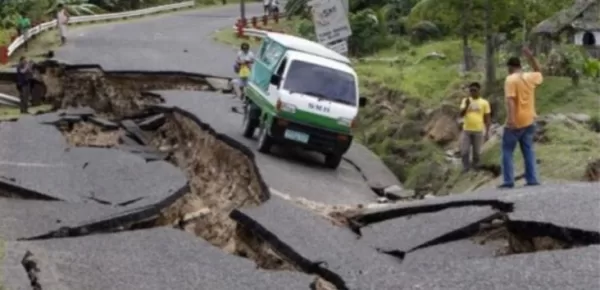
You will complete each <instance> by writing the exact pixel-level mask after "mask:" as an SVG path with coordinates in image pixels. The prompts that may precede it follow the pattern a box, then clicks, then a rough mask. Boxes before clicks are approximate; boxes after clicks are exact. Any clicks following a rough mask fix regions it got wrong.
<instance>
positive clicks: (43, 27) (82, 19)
mask: <svg viewBox="0 0 600 290" xmlns="http://www.w3.org/2000/svg"><path fill="white" fill-rule="evenodd" d="M195 4H196V3H195V1H186V2H180V3H174V4H169V5H161V6H155V7H150V8H145V9H139V10H133V11H126V12H119V13H106V14H97V15H87V16H74V17H71V18H70V19H69V24H75V23H87V22H96V21H106V20H112V19H122V18H129V17H137V16H143V15H150V14H154V13H159V12H163V11H169V10H176V9H183V8H189V7H193V6H194V5H195ZM55 27H56V20H52V21H49V22H45V23H42V24H40V25H37V26H35V27H32V28H31V29H29V31H28V33H27V39H25V37H23V36H19V37H17V38H16V39H15V40H14V41H13V42H12V43H11V44H10V45H9V46H8V56H11V55H12V54H13V53H14V52H15V51H16V50H17V49H18V48H19V47H21V45H23V44H24V43H25V42H26V41H28V40H29V39H30V38H31V37H33V36H35V35H37V34H40V33H42V32H44V31H47V30H50V29H53V28H55Z"/></svg>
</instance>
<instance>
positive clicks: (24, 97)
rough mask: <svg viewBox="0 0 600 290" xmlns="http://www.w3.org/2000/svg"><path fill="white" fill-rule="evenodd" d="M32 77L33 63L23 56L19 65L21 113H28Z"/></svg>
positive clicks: (18, 83)
mask: <svg viewBox="0 0 600 290" xmlns="http://www.w3.org/2000/svg"><path fill="white" fill-rule="evenodd" d="M32 78H33V76H32V65H31V63H30V62H28V61H27V59H26V58H25V57H24V56H22V57H21V58H20V59H19V64H18V65H17V90H19V98H20V99H21V105H20V107H21V114H27V113H28V111H27V109H28V108H29V96H30V95H31V81H32Z"/></svg>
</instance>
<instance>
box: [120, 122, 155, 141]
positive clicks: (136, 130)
mask: <svg viewBox="0 0 600 290" xmlns="http://www.w3.org/2000/svg"><path fill="white" fill-rule="evenodd" d="M121 126H123V129H125V130H126V131H127V132H129V133H130V134H131V135H132V136H133V137H134V138H135V139H136V140H137V141H138V142H140V144H142V145H148V144H150V137H149V136H148V135H147V134H146V132H144V131H143V130H142V129H141V128H140V127H139V126H138V125H137V124H136V123H135V122H133V121H132V120H123V121H121Z"/></svg>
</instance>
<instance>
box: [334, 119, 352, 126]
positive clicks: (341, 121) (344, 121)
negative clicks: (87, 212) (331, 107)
mask: <svg viewBox="0 0 600 290" xmlns="http://www.w3.org/2000/svg"><path fill="white" fill-rule="evenodd" d="M337 123H338V124H339V125H342V126H347V127H350V124H352V119H348V118H338V119H337Z"/></svg>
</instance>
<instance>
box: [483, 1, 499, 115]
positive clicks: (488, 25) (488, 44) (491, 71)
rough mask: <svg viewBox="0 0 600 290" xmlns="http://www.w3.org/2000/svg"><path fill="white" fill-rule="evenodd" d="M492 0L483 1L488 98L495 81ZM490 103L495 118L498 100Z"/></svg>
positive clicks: (486, 92) (486, 91)
mask: <svg viewBox="0 0 600 290" xmlns="http://www.w3.org/2000/svg"><path fill="white" fill-rule="evenodd" d="M492 14H493V10H492V0H486V1H485V86H484V88H485V92H484V93H485V95H486V96H487V97H488V98H489V97H490V95H489V94H490V93H491V92H492V87H493V86H494V82H495V81H496V58H495V57H494V56H495V50H496V47H495V46H496V37H495V35H494V32H493V31H492V16H493V15H492ZM491 101H492V102H491V103H492V108H493V107H496V108H494V110H492V114H493V115H494V117H495V116H497V111H498V110H497V107H498V105H499V103H500V101H499V100H496V99H494V100H491Z"/></svg>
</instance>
